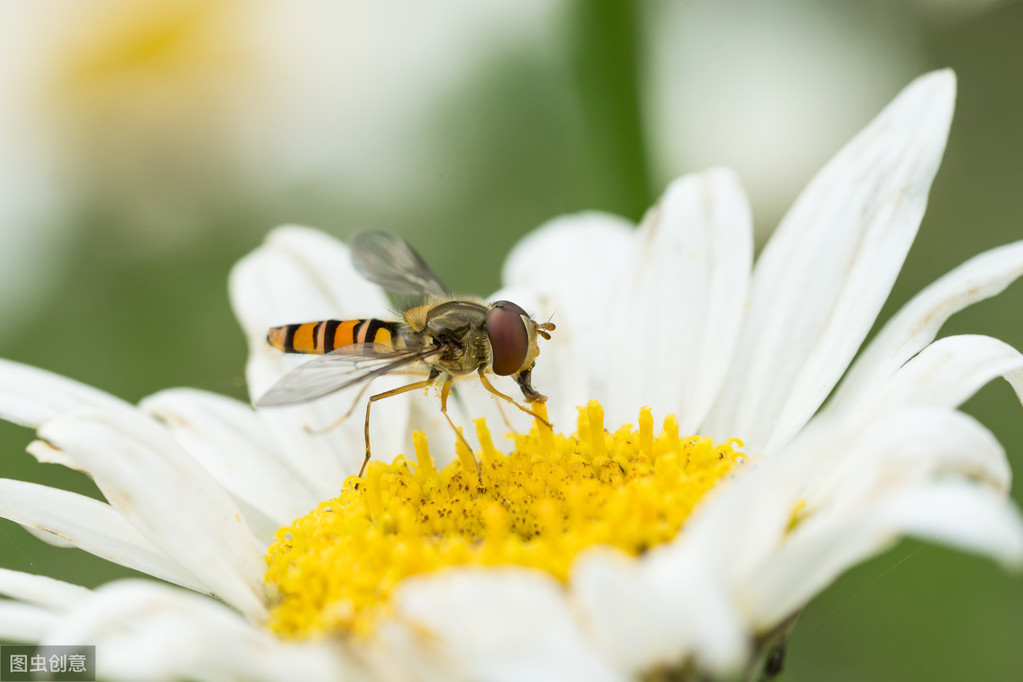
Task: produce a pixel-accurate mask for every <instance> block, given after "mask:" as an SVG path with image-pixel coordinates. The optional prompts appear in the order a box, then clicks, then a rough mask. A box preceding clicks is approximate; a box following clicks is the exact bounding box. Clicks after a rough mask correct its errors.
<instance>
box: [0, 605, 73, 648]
mask: <svg viewBox="0 0 1023 682" xmlns="http://www.w3.org/2000/svg"><path fill="white" fill-rule="evenodd" d="M58 618H59V616H57V615H56V614H54V613H53V612H52V611H50V610H49V609H44V608H40V607H38V606H32V605H31V604H23V603H21V602H16V601H6V600H0V640H3V639H6V640H10V641H12V642H26V643H30V644H35V643H37V642H39V641H40V640H42V639H43V638H44V637H46V633H47V632H49V631H50V630H51V629H52V628H53V627H54V626H55V625H56V624H57V621H58Z"/></svg>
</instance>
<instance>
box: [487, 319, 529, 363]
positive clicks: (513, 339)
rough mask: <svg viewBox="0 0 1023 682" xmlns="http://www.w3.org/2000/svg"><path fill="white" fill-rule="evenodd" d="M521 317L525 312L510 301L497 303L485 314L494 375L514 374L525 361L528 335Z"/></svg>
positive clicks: (527, 349)
mask: <svg viewBox="0 0 1023 682" xmlns="http://www.w3.org/2000/svg"><path fill="white" fill-rule="evenodd" d="M523 315H526V311H525V310H523V309H522V308H520V307H518V306H517V305H515V304H514V303H512V302H511V301H497V302H496V303H494V305H493V307H492V308H491V309H490V312H488V313H487V336H489V337H490V349H491V350H492V351H493V353H494V362H493V369H494V374H498V375H500V376H508V375H509V374H514V373H515V372H517V371H519V370H520V369H522V364H523V363H524V362H525V361H526V353H527V352H528V351H529V333H528V332H527V331H526V323H525V321H524V320H523V319H522V316H523ZM526 317H528V315H526Z"/></svg>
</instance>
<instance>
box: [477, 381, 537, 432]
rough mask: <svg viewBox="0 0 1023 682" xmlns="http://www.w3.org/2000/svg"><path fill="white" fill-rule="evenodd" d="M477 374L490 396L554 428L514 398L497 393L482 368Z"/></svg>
mask: <svg viewBox="0 0 1023 682" xmlns="http://www.w3.org/2000/svg"><path fill="white" fill-rule="evenodd" d="M478 373H479V375H480V382H481V383H482V384H483V388H485V389H487V390H488V391H490V392H491V393H492V394H494V395H496V396H497V397H498V398H502V399H504V400H507V401H508V402H510V403H511V404H512V405H514V406H515V407H517V408H519V409H520V410H521V411H523V412H525V413H526V414H528V415H529V416H531V417H533V418H534V419H539V420H540V421H541V422H543V423H544V424H545V425H546V426H547V427H548V428H554V427H552V426H551V423H550V422H549V421H547V420H546V419H544V418H543V417H541V416H540V415H538V414H537V413H536V412H533V411H532V410H530V409H529V408H527V407H523V406H522V405H519V404H518V402H516V401H515V399H514V398H512V397H511V396H507V395H505V394H504V393H501V392H500V391H498V390H497V389H496V388H494V385H493V384H492V383H490V379H487V377H486V375H485V374H484V373H483V368H482V367H480V369H479V372H478Z"/></svg>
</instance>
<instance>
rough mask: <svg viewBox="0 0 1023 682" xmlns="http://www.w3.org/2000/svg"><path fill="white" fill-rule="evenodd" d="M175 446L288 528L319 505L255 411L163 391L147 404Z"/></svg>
mask: <svg viewBox="0 0 1023 682" xmlns="http://www.w3.org/2000/svg"><path fill="white" fill-rule="evenodd" d="M139 406H140V407H141V408H142V409H143V410H145V411H146V412H149V413H150V414H152V415H154V416H156V417H157V418H159V419H160V420H161V421H163V422H164V423H165V424H166V425H167V428H168V429H169V430H170V432H171V434H173V436H174V438H175V440H177V442H178V443H179V444H180V445H181V446H182V447H183V448H185V450H187V451H188V452H189V453H191V454H192V456H193V457H195V459H196V460H198V461H199V463H200V464H202V465H203V467H204V468H205V469H206V470H207V471H208V472H209V473H210V474H211V475H212V476H213V478H215V479H216V480H217V482H218V483H220V484H221V485H222V486H223V487H224V488H225V489H226V490H227V491H228V492H230V493H231V494H232V495H234V496H235V497H237V498H238V499H240V500H243V501H244V502H246V503H247V504H249V505H251V506H252V507H254V508H256V509H258V510H260V511H261V512H263V513H264V514H266V515H267V516H269V517H270V518H271V519H273V520H274V521H275V522H276V525H278V526H283V525H287V524H289V523H291V522H292V521H293V520H294V519H295V518H296V517H298V516H300V515H302V514H304V513H305V512H307V511H308V510H309V509H311V508H313V507H315V506H316V504H317V502H319V500H318V499H317V498H316V496H315V495H314V493H313V491H312V490H310V489H309V488H308V487H307V486H305V485H304V484H303V483H302V480H301V478H299V477H298V476H297V475H296V474H295V473H294V472H293V470H292V469H291V467H289V466H287V465H286V463H285V462H282V461H281V459H280V453H279V451H278V450H276V449H275V448H274V447H272V444H273V439H272V437H271V436H270V435H269V433H267V431H266V428H265V426H264V425H263V423H262V422H261V421H260V420H259V418H258V417H257V416H256V414H255V413H254V412H253V411H252V408H251V407H249V406H248V405H245V404H243V403H239V402H237V401H235V400H231V399H230V398H225V397H222V396H218V395H214V394H212V393H206V392H204V391H196V390H192V389H170V390H166V391H161V392H159V393H157V394H155V395H152V396H150V397H148V398H146V399H145V400H143V401H142V403H140V405H139Z"/></svg>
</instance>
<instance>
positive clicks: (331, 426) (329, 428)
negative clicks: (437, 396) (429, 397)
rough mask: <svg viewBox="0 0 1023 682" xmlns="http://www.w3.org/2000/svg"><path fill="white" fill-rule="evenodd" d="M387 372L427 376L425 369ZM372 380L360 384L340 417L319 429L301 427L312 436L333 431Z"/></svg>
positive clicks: (354, 406)
mask: <svg viewBox="0 0 1023 682" xmlns="http://www.w3.org/2000/svg"><path fill="white" fill-rule="evenodd" d="M389 374H391V375H394V374H407V375H409V376H417V377H425V376H427V374H428V373H427V372H425V371H420V370H417V369H401V370H397V371H394V372H390V373H389ZM374 378H375V377H374ZM372 381H373V379H370V380H369V381H367V382H366V383H365V384H363V385H362V388H360V389H359V393H358V394H357V395H356V396H355V400H353V401H352V405H351V407H349V408H348V410H347V411H346V412H345V413H344V414H343V415H341V416H340V417H338V418H337V419H335V420H334V421H332V422H331V423H330V424H328V425H327V426H324V427H323V428H320V429H314V428H313V427H311V426H309V425H308V424H306V425H305V426H304V427H303V428H305V430H306V433H311V434H313V435H314V436H322V435H323V434H325V433H328V432H329V431H333V430H334V429H336V428H337V427H339V426H341V424H343V423H344V421H345V420H346V419H348V418H349V417H351V416H352V413H353V412H355V408H356V406H358V404H359V401H360V400H362V396H364V395H366V391H368V390H369V385H370V383H372Z"/></svg>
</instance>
